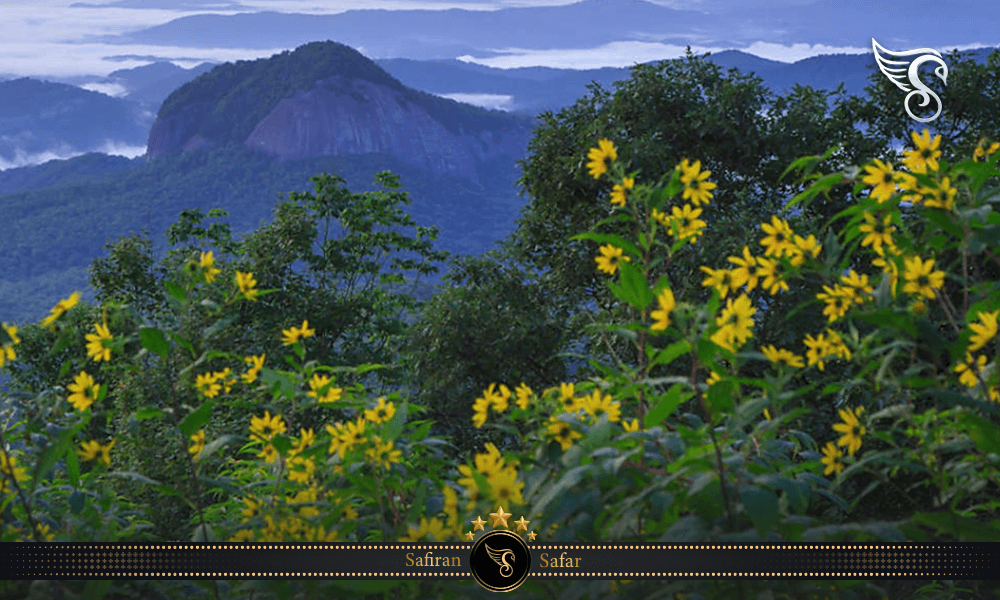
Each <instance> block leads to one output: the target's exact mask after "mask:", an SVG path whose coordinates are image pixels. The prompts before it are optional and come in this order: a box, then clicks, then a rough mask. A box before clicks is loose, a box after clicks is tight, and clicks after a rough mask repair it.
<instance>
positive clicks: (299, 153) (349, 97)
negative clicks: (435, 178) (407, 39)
mask: <svg viewBox="0 0 1000 600" xmlns="http://www.w3.org/2000/svg"><path fill="white" fill-rule="evenodd" d="M528 134H529V132H528V131H527V130H526V129H525V128H508V129H506V130H504V131H499V132H496V131H493V132H488V131H483V132H480V133H479V134H478V135H472V134H468V133H462V134H454V133H452V132H450V131H448V130H447V129H446V128H445V127H444V126H443V125H442V124H441V123H439V122H438V121H436V120H434V118H433V117H431V116H430V115H429V114H428V113H427V111H426V110H424V109H423V108H422V107H420V106H419V105H417V104H414V103H412V102H410V101H408V100H407V99H406V98H405V97H403V96H402V94H400V93H399V92H397V91H395V90H391V89H388V88H385V87H382V86H378V85H375V84H372V83H370V82H367V81H364V80H360V79H353V80H348V79H346V78H343V77H331V78H329V79H326V80H321V81H318V82H316V86H315V87H314V88H313V89H312V90H309V91H299V92H297V93H296V94H295V96H293V97H292V98H286V99H284V100H281V101H280V102H278V105H277V106H275V107H274V110H272V111H271V112H270V113H268V115H267V116H266V117H264V118H263V119H262V120H261V121H260V122H259V123H257V126H256V127H255V128H254V130H253V132H252V133H251V134H250V137H248V138H247V139H246V141H245V142H244V143H245V144H246V145H247V146H249V147H251V148H257V149H260V150H263V151H264V152H267V153H269V154H272V155H274V156H276V157H278V158H279V159H281V160H287V159H295V158H303V157H307V156H324V155H334V156H336V155H342V154H368V153H385V154H391V155H393V156H396V157H397V158H399V159H401V160H403V161H405V162H408V163H410V164H412V165H414V166H418V167H424V168H427V169H429V170H430V171H432V172H434V173H439V174H448V175H457V176H459V177H463V178H465V179H471V180H474V181H475V180H478V173H477V171H476V164H477V163H478V162H479V161H483V160H492V159H495V158H498V157H499V156H500V155H504V154H506V155H508V156H511V157H515V156H523V155H524V152H525V148H526V144H527V136H528Z"/></svg>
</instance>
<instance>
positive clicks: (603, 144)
mask: <svg viewBox="0 0 1000 600" xmlns="http://www.w3.org/2000/svg"><path fill="white" fill-rule="evenodd" d="M587 158H589V159H590V162H588V163H587V170H588V171H589V172H590V175H591V177H593V178H594V179H600V178H601V175H604V174H605V173H607V171H608V163H607V162H606V159H609V158H610V159H611V160H612V161H614V160H618V151H617V150H616V149H615V145H614V144H612V143H611V140H607V139H602V140H599V141H598V142H597V148H591V149H590V150H589V151H588V152H587Z"/></svg>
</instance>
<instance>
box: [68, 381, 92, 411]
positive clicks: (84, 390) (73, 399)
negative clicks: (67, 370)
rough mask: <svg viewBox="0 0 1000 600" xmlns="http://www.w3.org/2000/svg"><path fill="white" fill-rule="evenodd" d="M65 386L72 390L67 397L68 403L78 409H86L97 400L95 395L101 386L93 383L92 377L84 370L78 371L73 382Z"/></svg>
mask: <svg viewBox="0 0 1000 600" xmlns="http://www.w3.org/2000/svg"><path fill="white" fill-rule="evenodd" d="M66 387H67V389H69V391H70V392H72V394H70V396H69V398H68V401H69V403H70V404H72V405H73V407H74V408H75V409H77V410H79V411H84V410H87V408H88V407H89V406H90V405H91V404H93V403H94V401H95V400H97V396H98V395H99V394H100V391H101V386H100V385H98V384H96V383H94V378H93V377H91V376H90V375H88V374H87V372H86V371H80V374H79V375H77V376H76V378H75V379H74V380H73V383H71V384H69V385H68V386H66Z"/></svg>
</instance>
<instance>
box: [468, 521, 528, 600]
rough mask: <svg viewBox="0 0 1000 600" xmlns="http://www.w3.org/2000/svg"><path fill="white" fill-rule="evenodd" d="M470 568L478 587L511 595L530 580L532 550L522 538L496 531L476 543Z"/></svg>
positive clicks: (470, 560)
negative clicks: (512, 591)
mask: <svg viewBox="0 0 1000 600" xmlns="http://www.w3.org/2000/svg"><path fill="white" fill-rule="evenodd" d="M469 565H470V566H471V568H472V576H473V577H475V578H476V581H478V582H479V585H481V586H483V587H484V588H486V589H488V590H490V591H493V592H509V591H511V590H513V589H515V588H517V586H519V585H521V584H522V583H524V580H525V579H527V578H528V571H530V570H531V550H529V549H528V544H526V543H525V541H524V540H522V539H521V537H520V536H518V535H516V534H513V533H511V532H509V531H503V530H494V531H491V532H489V533H487V534H486V535H484V536H483V537H481V538H479V539H478V540H476V543H475V544H474V545H473V546H472V556H471V557H470V558H469Z"/></svg>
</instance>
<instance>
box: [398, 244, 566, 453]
mask: <svg viewBox="0 0 1000 600" xmlns="http://www.w3.org/2000/svg"><path fill="white" fill-rule="evenodd" d="M445 280H446V281H447V282H448V284H447V286H446V287H444V289H442V290H441V291H440V292H439V293H438V294H436V295H435V296H434V297H433V298H432V299H431V300H430V301H429V302H428V303H427V304H426V305H424V307H423V310H422V311H421V313H420V317H419V319H417V321H416V322H415V323H414V324H413V326H412V327H411V328H410V330H409V335H408V337H407V339H406V342H405V346H404V349H405V350H404V351H405V353H406V356H407V359H406V365H407V372H408V374H409V377H410V383H411V393H412V396H413V398H414V400H415V401H416V402H418V403H420V404H423V405H426V406H429V407H431V409H432V410H431V413H430V415H429V417H430V418H433V419H434V420H435V421H436V423H437V428H438V430H439V431H440V432H441V433H442V434H445V435H447V437H450V438H451V439H452V441H453V442H454V443H455V444H456V446H457V448H458V450H460V451H463V452H468V451H471V450H474V449H476V450H481V449H482V447H483V444H484V443H485V442H488V441H492V442H494V443H497V444H498V445H499V444H501V443H502V442H503V437H504V436H505V435H509V434H510V433H512V432H510V431H507V432H503V431H496V430H490V431H486V432H484V431H483V430H481V429H477V428H473V427H472V426H471V422H472V414H473V413H472V409H471V406H472V401H473V399H474V398H476V397H478V396H481V395H482V394H483V390H485V389H487V388H488V387H489V386H490V385H491V384H494V385H495V384H497V383H500V382H507V383H510V385H511V387H513V386H516V385H518V384H519V383H521V382H524V383H527V384H528V385H534V386H538V385H545V384H547V383H550V382H553V381H558V380H561V379H562V378H564V377H565V375H566V361H565V359H564V358H563V357H562V356H560V355H559V350H560V348H561V347H562V346H563V345H564V344H565V340H564V336H565V334H566V331H567V330H566V318H567V312H566V310H565V309H564V308H560V307H558V306H556V305H553V304H552V302H551V298H550V296H549V295H548V294H546V292H545V290H544V289H543V288H542V287H540V286H538V285H537V284H536V283H535V282H533V281H530V280H529V279H528V278H527V274H526V273H525V272H524V270H523V269H521V268H519V267H518V266H516V265H514V264H511V263H510V262H507V263H505V262H503V260H502V253H501V252H499V251H493V252H490V253H487V254H486V255H484V256H481V257H472V256H463V257H460V258H457V259H455V260H454V261H453V266H452V269H451V270H450V271H449V272H448V274H447V275H446V276H445Z"/></svg>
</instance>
